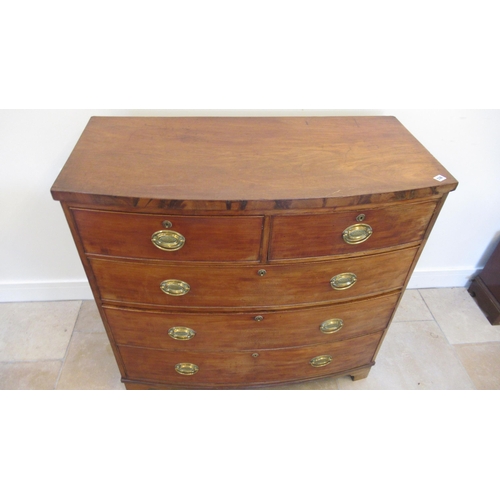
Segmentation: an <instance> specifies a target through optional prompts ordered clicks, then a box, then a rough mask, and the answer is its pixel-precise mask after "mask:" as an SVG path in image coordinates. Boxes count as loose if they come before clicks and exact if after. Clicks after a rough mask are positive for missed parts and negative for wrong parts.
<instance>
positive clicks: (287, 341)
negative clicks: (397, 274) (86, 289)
mask: <svg viewBox="0 0 500 500" xmlns="http://www.w3.org/2000/svg"><path fill="white" fill-rule="evenodd" d="M398 298H399V294H391V295H387V296H383V297H377V298H373V299H368V300H357V301H354V302H349V303H347V304H337V305H333V306H321V307H314V308H306V309H304V308H302V309H295V310H288V311H287V310H285V311H266V312H264V311H259V310H255V311H252V312H249V313H227V314H223V313H189V312H188V313H183V312H171V313H167V312H161V311H156V312H154V311H141V310H136V309H122V308H116V307H110V306H105V307H104V311H105V314H106V318H107V320H108V323H109V325H110V326H111V329H112V331H113V336H114V339H115V341H116V343H117V344H121V345H129V346H136V347H150V348H158V349H169V350H181V351H182V350H205V351H210V350H226V351H234V350H244V349H274V348H284V347H299V346H305V345H313V344H320V343H325V342H338V341H340V340H346V339H349V338H353V337H356V336H361V335H364V334H367V333H371V332H377V331H380V330H383V329H385V327H386V326H387V324H388V322H389V319H390V317H391V314H392V312H393V310H394V307H395V305H396V302H397V299H398Z"/></svg>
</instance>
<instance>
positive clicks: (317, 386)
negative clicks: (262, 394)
mask: <svg viewBox="0 0 500 500" xmlns="http://www.w3.org/2000/svg"><path fill="white" fill-rule="evenodd" d="M266 389H270V390H282V391H285V390H286V391H312V390H316V391H318V390H323V391H332V390H337V389H338V386H337V380H336V379H334V378H321V379H317V380H308V381H306V382H297V383H296V384H286V385H277V386H274V387H268V388H266Z"/></svg>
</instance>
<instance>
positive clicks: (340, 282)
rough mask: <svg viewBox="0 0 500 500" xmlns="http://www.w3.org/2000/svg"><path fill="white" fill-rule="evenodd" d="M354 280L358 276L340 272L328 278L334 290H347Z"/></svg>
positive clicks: (356, 279)
mask: <svg viewBox="0 0 500 500" xmlns="http://www.w3.org/2000/svg"><path fill="white" fill-rule="evenodd" d="M356 281H358V277H357V276H356V275H355V274H354V273H341V274H337V275H336V276H334V277H333V278H332V279H331V280H330V285H332V288H333V289H335V290H347V289H348V288H351V286H353V285H354V284H355V283H356Z"/></svg>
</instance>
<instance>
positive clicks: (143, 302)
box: [52, 117, 457, 389]
mask: <svg viewBox="0 0 500 500" xmlns="http://www.w3.org/2000/svg"><path fill="white" fill-rule="evenodd" d="M456 186H457V181H456V180H455V179H454V178H453V177H452V176H451V175H450V174H449V173H448V172H447V171H446V170H445V169H444V168H443V167H442V166H441V165H440V164H439V163H438V162H437V161H436V160H435V159H434V158H433V157H432V156H431V155H430V154H429V153H428V152H427V151H426V149H425V148H424V147H423V146H422V145H421V144H420V143H419V142H418V141H417V140H416V139H415V138H414V137H413V136H412V135H411V134H410V133H409V132H408V131H407V130H406V129H405V128H404V127H403V126H402V125H401V124H400V123H399V122H398V120H396V119H395V118H393V117H321V118H320V117H314V118H298V117H293V118H115V117H111V118H110V117H94V118H92V119H91V120H90V122H89V123H88V125H87V127H86V128H85V130H84V132H83V134H82V136H81V138H80V140H79V141H78V143H77V145H76V146H75V148H74V150H73V152H72V154H71V155H70V157H69V159H68V161H67V162H66V164H65V166H64V168H63V170H62V171H61V173H60V175H59V176H58V178H57V180H56V181H55V183H54V185H53V187H52V195H53V198H54V199H56V200H59V201H60V202H61V203H62V206H63V209H64V212H65V214H66V217H67V220H68V223H69V227H70V228H71V231H72V234H73V237H74V240H75V243H76V246H77V248H78V251H79V254H80V257H81V259H82V263H83V266H84V268H85V271H86V274H87V276H88V279H89V282H90V285H91V287H92V290H93V294H94V296H95V300H96V302H97V306H98V308H99V311H100V314H101V317H102V320H103V322H104V325H105V328H106V331H107V334H108V336H109V340H110V342H111V346H112V348H113V351H114V354H115V357H116V361H117V363H118V366H119V368H120V371H121V374H122V381H123V382H124V383H125V385H126V387H127V388H128V389H136V388H139V389H144V388H175V387H176V388H197V389H201V388H226V389H230V388H240V387H247V388H251V387H259V386H266V385H271V384H283V383H290V382H296V381H303V380H309V379H315V378H320V377H328V376H342V375H350V376H351V377H352V378H353V380H356V379H358V378H363V377H366V376H367V375H368V373H369V370H370V368H371V367H372V366H373V365H374V362H375V358H376V355H377V352H378V350H379V348H380V346H381V343H382V341H383V338H384V335H385V332H386V331H387V329H388V327H389V324H390V322H391V319H392V317H393V315H394V312H395V310H396V308H397V305H398V303H399V300H400V299H401V296H402V293H403V291H404V289H405V287H406V285H407V283H408V280H409V278H410V276H411V272H412V270H413V268H414V266H415V264H416V262H417V259H418V257H419V255H420V252H421V251H422V249H423V245H424V243H425V241H426V240H427V238H428V235H429V233H430V231H431V228H432V226H433V224H434V221H435V220H436V217H437V216H438V214H439V211H440V209H441V207H442V205H443V203H444V201H445V198H446V196H447V194H448V192H450V191H452V190H453V189H455V188H456Z"/></svg>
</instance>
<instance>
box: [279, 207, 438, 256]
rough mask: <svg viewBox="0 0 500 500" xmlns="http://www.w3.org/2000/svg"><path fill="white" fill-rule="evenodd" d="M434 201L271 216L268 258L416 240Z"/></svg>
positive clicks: (367, 248)
mask: <svg viewBox="0 0 500 500" xmlns="http://www.w3.org/2000/svg"><path fill="white" fill-rule="evenodd" d="M435 208H436V202H427V203H416V204H403V205H395V206H389V207H383V208H377V209H371V210H370V209H369V210H364V209H363V210H361V209H358V210H356V211H347V212H339V213H333V214H313V215H278V216H274V217H273V218H272V226H271V228H272V230H271V240H270V249H269V260H283V259H298V258H306V257H321V256H326V255H341V254H347V253H355V252H366V251H371V250H377V249H381V248H388V247H391V246H395V245H401V244H404V243H411V242H417V241H420V240H421V239H422V238H423V235H424V233H425V230H426V228H427V226H428V224H429V221H430V219H431V216H432V214H433V213H434V210H435Z"/></svg>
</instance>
